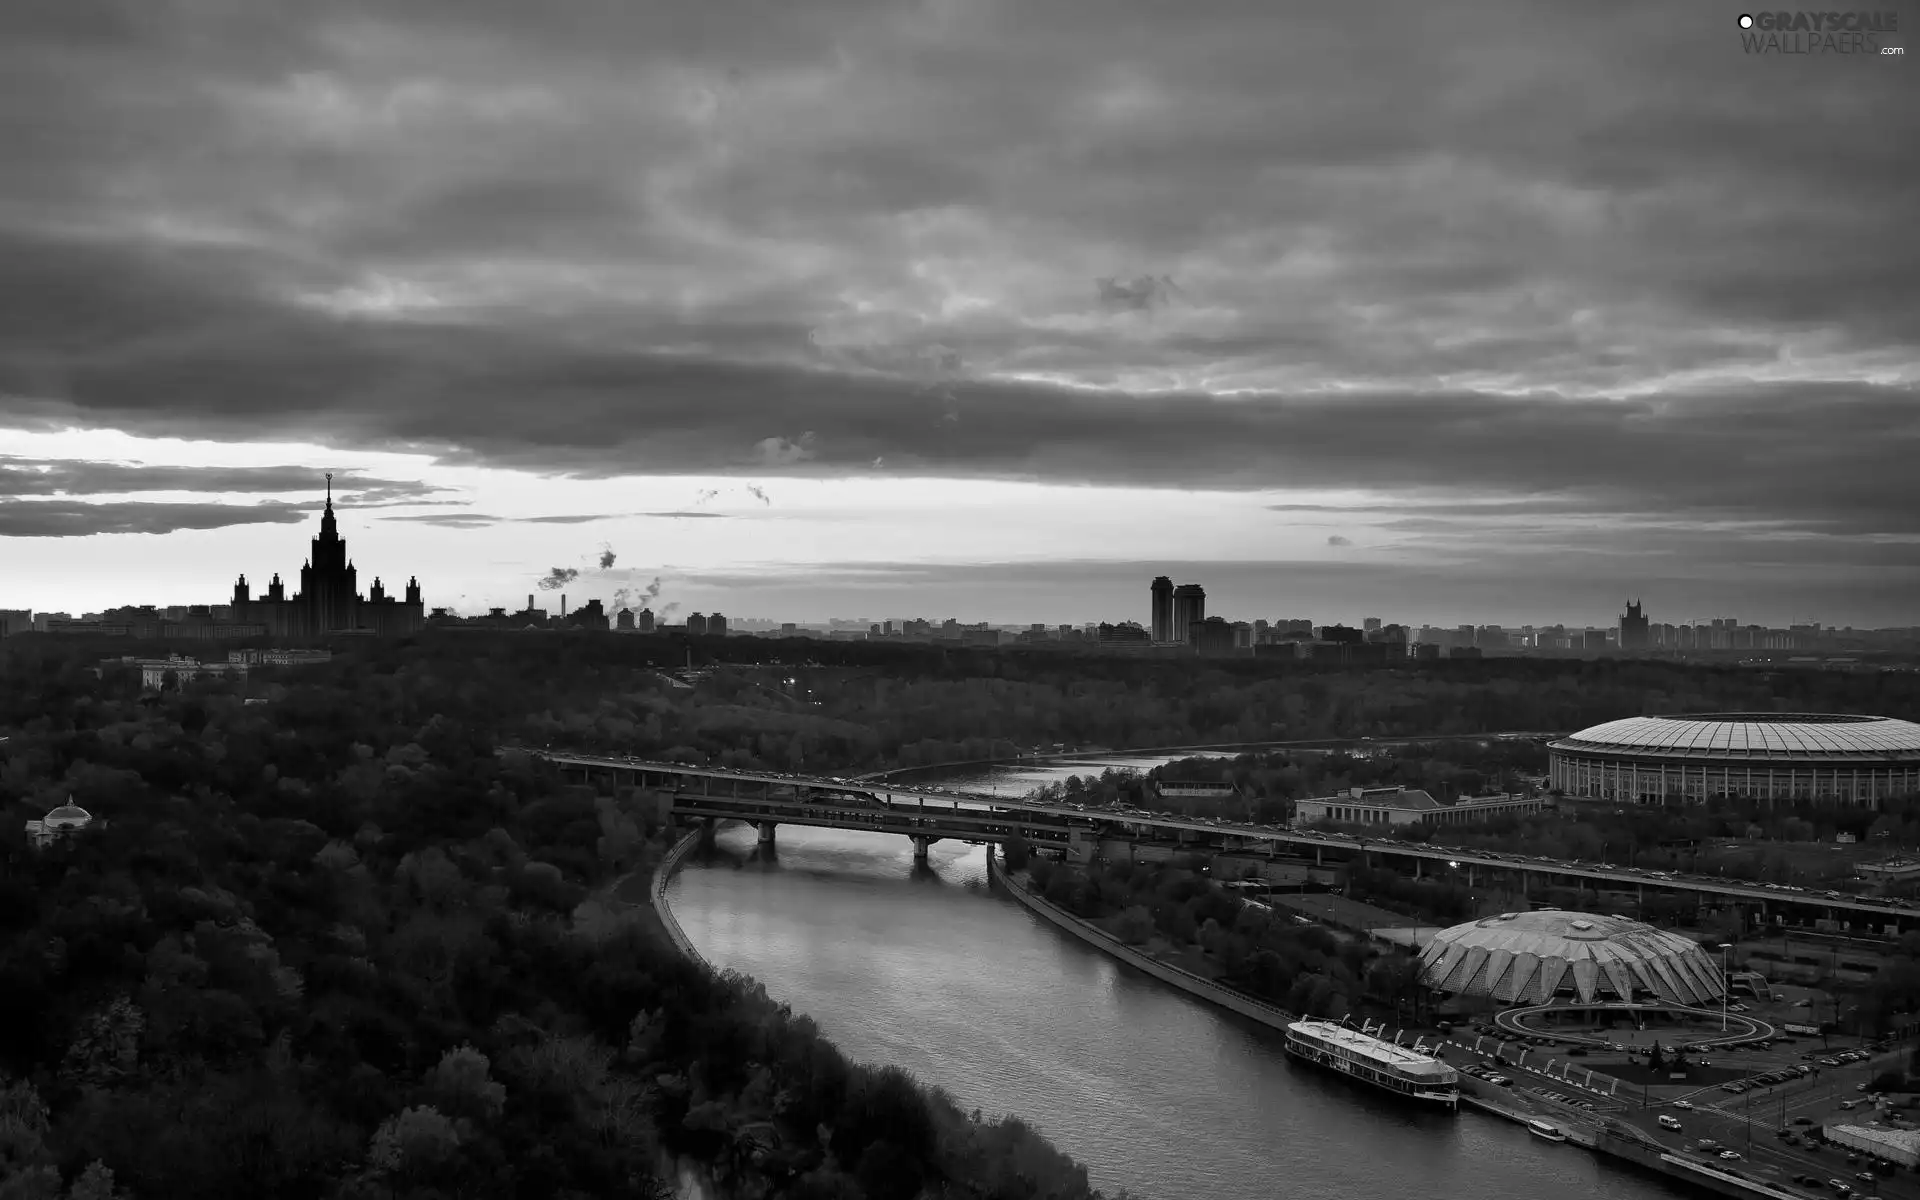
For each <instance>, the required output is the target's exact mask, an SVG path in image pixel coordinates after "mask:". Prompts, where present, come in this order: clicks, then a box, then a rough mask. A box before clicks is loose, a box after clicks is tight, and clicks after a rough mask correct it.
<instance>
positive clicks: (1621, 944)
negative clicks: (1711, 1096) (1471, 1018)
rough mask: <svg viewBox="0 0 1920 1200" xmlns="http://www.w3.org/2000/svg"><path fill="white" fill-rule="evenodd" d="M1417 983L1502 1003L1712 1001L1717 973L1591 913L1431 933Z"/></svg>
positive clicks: (1677, 939) (1653, 932)
mask: <svg viewBox="0 0 1920 1200" xmlns="http://www.w3.org/2000/svg"><path fill="white" fill-rule="evenodd" d="M1420 981H1421V982H1422V983H1424V984H1426V985H1427V986H1428V987H1430V988H1432V989H1433V990H1434V991H1436V992H1443V993H1445V994H1447V995H1449V996H1473V997H1488V998H1491V999H1493V1000H1497V1001H1500V1002H1503V1003H1506V1004H1548V1003H1551V1002H1553V1001H1554V1000H1556V999H1558V1000H1568V1001H1578V1002H1580V1003H1582V1004H1593V1003H1596V1002H1599V1003H1612V1002H1622V1001H1638V1002H1655V1001H1658V1002H1664V1003H1667V1004H1682V1005H1699V1004H1706V1003H1708V1002H1718V1000H1719V999H1720V968H1719V966H1718V964H1716V963H1715V962H1714V961H1713V959H1712V958H1710V957H1708V955H1707V952H1706V951H1705V950H1702V949H1701V948H1700V947H1699V946H1698V945H1696V944H1695V943H1693V942H1691V941H1689V940H1687V939H1686V938H1684V937H1681V936H1680V935H1679V934H1674V933H1667V932H1665V931H1664V930H1659V929H1655V928H1654V927H1653V926H1651V925H1643V924H1641V923H1640V922H1638V921H1629V920H1627V919H1626V918H1625V917H1602V916H1597V915H1595V914H1593V913H1580V912H1561V911H1559V910H1557V909H1545V910H1542V911H1539V912H1525V913H1506V914H1504V915H1502V916H1498V917H1483V918H1482V919H1480V920H1478V921H1468V922H1467V923H1466V924H1464V925H1455V926H1453V927H1452V928H1451V929H1443V930H1441V931H1440V932H1439V933H1437V934H1435V935H1434V937H1433V941H1432V942H1431V943H1430V944H1429V945H1428V946H1427V948H1426V950H1425V951H1424V952H1423V953H1422V954H1421V955H1420Z"/></svg>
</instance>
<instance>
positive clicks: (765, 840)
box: [757, 821, 780, 846]
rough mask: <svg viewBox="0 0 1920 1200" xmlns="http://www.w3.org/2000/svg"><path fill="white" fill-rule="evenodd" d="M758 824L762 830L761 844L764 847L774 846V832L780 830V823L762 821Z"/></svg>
mask: <svg viewBox="0 0 1920 1200" xmlns="http://www.w3.org/2000/svg"><path fill="white" fill-rule="evenodd" d="M757 824H758V825H759V828H760V844H761V845H762V846H771V845H773V831H774V830H776V829H778V828H780V823H779V822H778V821H760V822H757Z"/></svg>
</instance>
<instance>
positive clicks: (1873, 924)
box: [525, 749, 1920, 935]
mask: <svg viewBox="0 0 1920 1200" xmlns="http://www.w3.org/2000/svg"><path fill="white" fill-rule="evenodd" d="M525 752H526V753H528V754H531V755H534V756H535V757H538V758H541V759H544V760H546V761H548V762H551V763H553V764H554V765H555V766H557V767H559V768H560V769H561V771H562V772H563V773H565V774H566V775H568V776H570V777H573V778H578V779H581V780H597V779H604V780H607V781H609V782H611V783H614V784H616V785H619V784H626V785H629V786H636V787H642V788H647V789H651V790H654V791H657V792H659V793H660V794H661V797H662V801H661V803H662V807H663V811H662V812H661V814H660V815H661V818H662V819H663V820H668V821H672V820H686V819H694V818H704V819H714V820H723V819H733V820H740V821H748V822H751V823H753V824H754V825H756V826H758V827H759V830H760V837H761V839H762V840H763V841H766V842H771V841H773V838H774V832H773V831H774V829H776V828H777V827H778V826H780V825H812V826H819V827H824V828H834V829H862V830H869V831H873V832H882V833H900V834H903V835H905V836H907V837H910V838H912V839H913V840H914V849H915V855H916V857H921V858H924V857H925V855H926V850H927V847H928V846H929V845H931V844H932V843H933V842H936V841H940V840H943V839H956V840H961V841H968V842H979V843H987V842H991V843H1003V842H1006V841H1008V840H1010V839H1012V838H1014V837H1019V838H1022V839H1024V840H1025V841H1027V842H1028V843H1030V844H1032V845H1034V846H1036V847H1039V848H1044V849H1048V850H1054V851H1062V852H1065V853H1067V854H1069V855H1070V856H1072V857H1074V858H1077V859H1079V860H1081V861H1089V860H1091V859H1093V858H1094V857H1096V856H1098V855H1100V854H1102V853H1103V852H1104V850H1105V849H1106V848H1107V847H1110V846H1111V845H1112V844H1113V843H1114V842H1116V841H1119V842H1129V841H1131V842H1150V843H1155V844H1160V845H1171V846H1173V847H1175V848H1176V849H1178V850H1182V851H1193V852H1198V853H1229V854H1243V855H1264V856H1269V857H1278V856H1280V855H1287V856H1289V857H1296V858H1310V859H1312V861H1314V862H1315V863H1327V862H1329V861H1331V862H1352V861H1355V860H1359V861H1361V862H1364V863H1368V864H1374V863H1385V862H1393V863H1397V864H1398V865H1399V866H1401V867H1402V868H1403V869H1405V870H1407V871H1408V872H1409V873H1410V874H1413V875H1414V876H1416V877H1420V876H1425V875H1432V874H1446V875H1452V876H1455V877H1457V878H1459V879H1460V881H1461V882H1462V883H1463V884H1465V885H1466V886H1469V887H1476V886H1483V884H1482V880H1485V881H1487V882H1489V883H1491V882H1493V881H1495V880H1499V881H1501V882H1506V883H1511V884H1517V885H1518V886H1517V888H1516V890H1519V891H1522V892H1523V893H1524V892H1525V891H1527V890H1529V889H1530V888H1531V887H1532V886H1533V885H1536V884H1538V885H1542V886H1546V885H1555V884H1557V885H1560V886H1566V885H1567V884H1572V885H1573V886H1575V887H1577V888H1582V889H1584V888H1588V887H1591V888H1593V889H1594V891H1595V893H1596V897H1595V901H1596V905H1597V904H1598V901H1599V896H1598V893H1599V892H1601V891H1614V892H1619V891H1633V892H1635V893H1637V894H1638V895H1640V896H1644V895H1645V894H1646V893H1647V892H1648V891H1654V892H1666V893H1673V894H1682V895H1692V896H1695V897H1697V898H1699V899H1700V900H1701V901H1702V902H1703V903H1711V904H1715V905H1717V906H1739V907H1742V908H1745V909H1748V910H1750V911H1752V912H1754V913H1756V914H1757V915H1758V916H1759V918H1760V922H1759V923H1762V924H1767V925H1771V924H1774V923H1775V922H1774V920H1773V918H1774V917H1775V916H1781V915H1784V916H1787V917H1788V918H1789V919H1791V920H1793V921H1794V922H1795V923H1801V922H1804V921H1807V920H1809V919H1811V918H1816V917H1817V918H1827V919H1832V920H1836V921H1840V922H1845V923H1847V924H1848V926H1849V928H1850V929H1852V930H1861V929H1862V928H1863V927H1864V929H1865V930H1866V931H1867V932H1870V933H1871V934H1874V935H1885V934H1886V933H1887V932H1888V931H1889V930H1892V931H1894V932H1897V933H1904V932H1907V931H1909V930H1916V929H1920V908H1910V907H1906V906H1903V905H1901V904H1898V903H1896V902H1893V901H1890V900H1884V899H1879V898H1874V897H1861V896H1844V895H1828V894H1825V893H1820V892H1812V891H1806V890H1801V889H1790V888H1787V887H1784V886H1781V885H1775V886H1771V887H1769V886H1765V885H1762V884H1756V883H1744V882H1740V881H1733V880H1726V879H1712V878H1706V877H1702V876H1685V875H1674V874H1667V873H1662V872H1653V871H1647V870H1641V869H1634V868H1625V867H1614V866H1607V865H1605V864H1600V863H1586V862H1565V861H1559V860H1550V859H1545V858H1537V857H1531V856H1528V855H1524V854H1508V853H1492V852H1485V851H1480V852H1474V851H1463V850H1458V849H1448V848H1446V847H1430V846H1423V845H1419V844H1416V843H1411V842H1400V841H1394V840H1391V839H1375V838H1362V837H1357V836H1352V835H1345V834H1337V833H1321V832H1315V831H1308V830H1295V829H1286V828H1281V827H1277V826H1265V825H1249V824H1244V823H1236V822H1232V821H1226V820H1209V819H1202V818H1194V817H1181V816H1177V815H1170V814H1159V813H1142V812H1128V811H1120V812H1116V811H1112V810H1106V809H1085V808H1076V807H1072V806H1069V805H1049V804H1038V803H1032V802H1028V801H1024V800H1017V799H1009V798H1007V797H1004V796H989V795H983V794H980V793H974V792H962V791H955V790H951V789H946V788H941V787H934V786H928V785H917V786H916V785H908V784H896V783H887V782H885V781H884V780H880V779H853V778H838V777H833V776H819V775H791V774H785V773H782V772H775V771H743V770H729V769H725V768H719V767H696V766H688V765H686V764H684V763H669V762H652V761H647V760H643V759H638V758H622V757H617V756H611V755H593V754H578V753H572V752H568V751H555V750H533V749H527V750H526V751H525Z"/></svg>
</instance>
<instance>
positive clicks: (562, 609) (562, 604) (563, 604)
mask: <svg viewBox="0 0 1920 1200" xmlns="http://www.w3.org/2000/svg"><path fill="white" fill-rule="evenodd" d="M560 615H561V616H563V617H564V616H566V615H567V594H566V593H565V592H561V593H560Z"/></svg>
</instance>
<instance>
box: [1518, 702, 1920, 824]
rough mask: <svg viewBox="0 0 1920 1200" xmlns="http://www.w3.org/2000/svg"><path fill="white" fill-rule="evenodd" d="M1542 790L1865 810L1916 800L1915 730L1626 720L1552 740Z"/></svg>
mask: <svg viewBox="0 0 1920 1200" xmlns="http://www.w3.org/2000/svg"><path fill="white" fill-rule="evenodd" d="M1547 749H1548V751H1549V752H1550V762H1551V764H1552V765H1551V767H1550V777H1551V780H1552V786H1553V787H1554V788H1556V789H1558V790H1559V791H1560V792H1561V793H1563V794H1565V795H1568V796H1575V797H1585V798H1587V799H1592V800H1614V801H1622V800H1624V801H1628V802H1631V803H1635V804H1669V803H1682V802H1686V803H1696V804H1697V803H1701V802H1704V801H1706V800H1709V799H1713V798H1716V797H1723V796H1738V797H1742V798H1745V799H1750V800H1767V801H1788V802H1791V801H1797V800H1804V801H1825V802H1828V803H1833V804H1873V803H1876V802H1878V801H1881V800H1884V799H1887V798H1888V797H1892V796H1908V795H1913V794H1915V793H1920V725H1916V724H1914V723H1913V722H1911V721H1901V720H1897V719H1895V718H1893V717H1863V716H1851V715H1847V714H1842V713H1702V714H1695V715H1692V716H1671V717H1628V718H1626V719H1625V720H1620V721H1608V722H1607V723H1606V724H1604V725H1595V726H1593V727H1592V728H1589V729H1582V730H1581V731H1580V732H1579V733H1576V734H1574V735H1573V736H1572V737H1569V738H1562V739H1561V740H1559V741H1557V742H1552V743H1550V744H1549V745H1548V747H1547Z"/></svg>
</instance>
